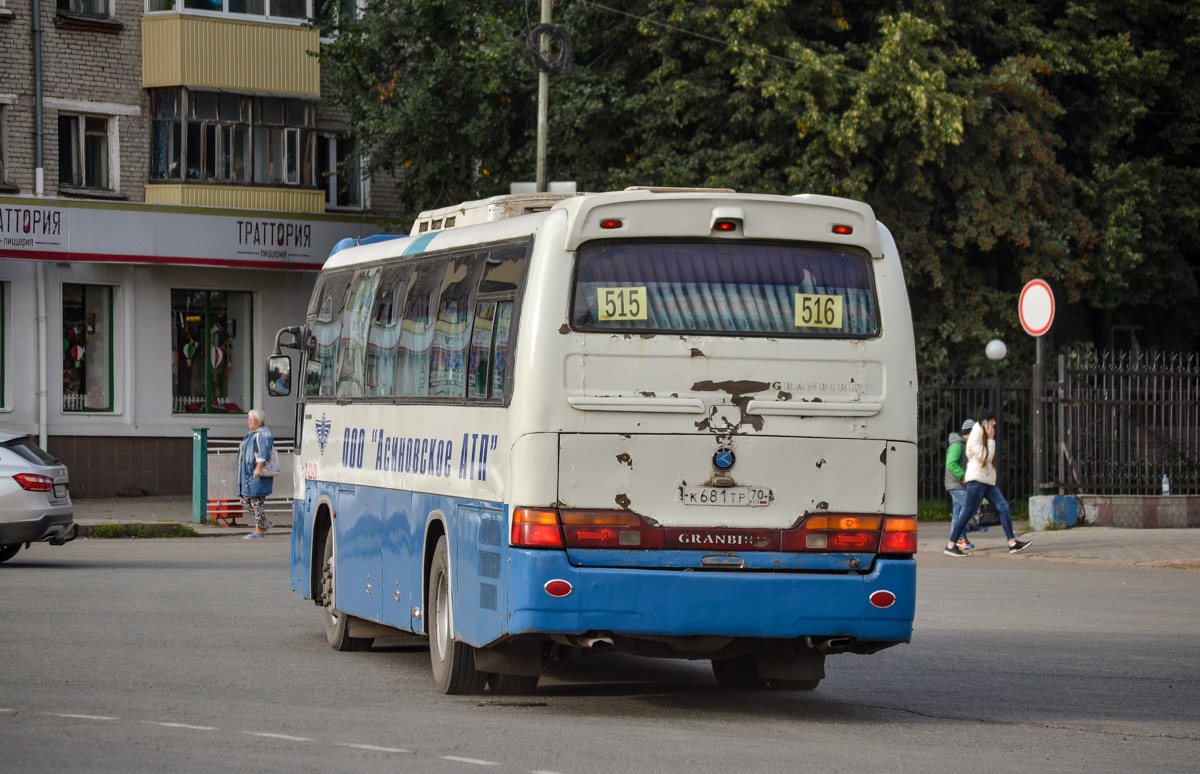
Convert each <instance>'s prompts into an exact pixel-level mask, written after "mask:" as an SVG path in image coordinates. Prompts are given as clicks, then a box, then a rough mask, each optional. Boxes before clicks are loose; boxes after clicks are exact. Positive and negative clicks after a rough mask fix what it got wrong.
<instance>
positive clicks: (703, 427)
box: [696, 417, 708, 433]
mask: <svg viewBox="0 0 1200 774" xmlns="http://www.w3.org/2000/svg"><path fill="white" fill-rule="evenodd" d="M696 429H697V430H699V431H700V432H702V433H703V432H705V431H707V430H708V418H707V417H705V418H704V419H701V420H700V421H699V422H697V423H696Z"/></svg>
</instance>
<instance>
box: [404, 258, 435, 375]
mask: <svg viewBox="0 0 1200 774" xmlns="http://www.w3.org/2000/svg"><path fill="white" fill-rule="evenodd" d="M445 274H446V262H445V261H431V262H429V263H424V264H421V265H419V266H417V268H416V270H415V271H414V272H413V274H412V276H411V277H410V278H409V280H408V288H407V291H406V292H405V300H404V318H403V322H401V323H400V336H399V338H398V339H397V341H396V358H395V362H396V376H395V394H396V395H398V396H401V397H414V396H422V395H428V394H429V360H430V351H431V347H432V344H433V322H434V313H435V311H436V309H437V299H438V295H439V294H440V292H441V289H442V277H443V276H445Z"/></svg>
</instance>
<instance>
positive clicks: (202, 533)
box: [75, 520, 292, 540]
mask: <svg viewBox="0 0 1200 774" xmlns="http://www.w3.org/2000/svg"><path fill="white" fill-rule="evenodd" d="M75 526H76V528H77V530H78V531H77V533H76V537H79V538H91V537H95V538H96V539H97V540H108V539H120V538H128V537H162V538H167V537H179V538H182V537H241V536H242V535H244V534H245V533H246V531H247V530H252V529H254V527H253V526H242V525H239V526H236V527H214V526H212V525H211V524H194V523H190V522H180V521H103V520H96V521H88V522H78V521H77V522H75ZM181 528H183V529H190V530H192V531H193V532H194V533H195V534H194V535H180V534H177V533H178V532H179V531H180V530H181ZM97 530H98V531H100V532H110V533H113V534H107V535H101V536H96V535H95V533H96V532H97ZM291 532H292V530H291V527H290V526H282V527H281V526H276V527H272V528H271V533H270V534H272V535H275V534H277V533H278V534H281V535H283V534H286V535H291Z"/></svg>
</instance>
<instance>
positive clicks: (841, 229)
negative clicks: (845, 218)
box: [833, 225, 854, 236]
mask: <svg viewBox="0 0 1200 774" xmlns="http://www.w3.org/2000/svg"><path fill="white" fill-rule="evenodd" d="M833 233H835V234H841V235H842V236H850V235H851V234H853V233H854V226H840V225H839V226H834V227H833Z"/></svg>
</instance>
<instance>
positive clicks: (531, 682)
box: [487, 674, 538, 696]
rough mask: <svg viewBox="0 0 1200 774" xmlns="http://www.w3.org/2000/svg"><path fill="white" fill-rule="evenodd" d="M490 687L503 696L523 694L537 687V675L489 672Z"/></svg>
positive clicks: (531, 691)
mask: <svg viewBox="0 0 1200 774" xmlns="http://www.w3.org/2000/svg"><path fill="white" fill-rule="evenodd" d="M487 684H488V687H489V688H491V689H492V693H496V694H500V695H502V696H521V695H523V694H527V693H533V692H534V691H535V690H536V689H537V684H538V676H537V675H497V674H489V675H488V678H487Z"/></svg>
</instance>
